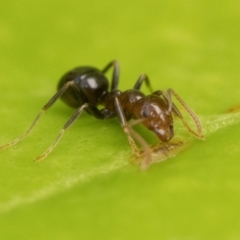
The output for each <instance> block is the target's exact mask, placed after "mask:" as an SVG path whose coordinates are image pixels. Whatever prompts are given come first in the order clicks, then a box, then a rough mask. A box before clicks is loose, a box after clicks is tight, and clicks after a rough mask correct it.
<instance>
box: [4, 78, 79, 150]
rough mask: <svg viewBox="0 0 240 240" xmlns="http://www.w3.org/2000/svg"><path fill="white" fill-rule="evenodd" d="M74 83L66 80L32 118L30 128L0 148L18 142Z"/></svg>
mask: <svg viewBox="0 0 240 240" xmlns="http://www.w3.org/2000/svg"><path fill="white" fill-rule="evenodd" d="M73 85H74V81H69V82H67V83H66V84H65V85H63V87H62V88H61V89H60V90H59V91H58V92H57V93H56V94H55V95H54V96H53V97H52V98H51V99H50V100H49V101H48V103H47V104H45V105H44V106H43V107H42V109H41V111H40V113H39V114H38V115H37V117H36V118H35V119H34V121H33V123H32V125H31V126H30V128H29V129H28V130H27V131H26V132H25V133H23V134H22V135H21V136H20V137H18V138H16V139H14V140H13V141H11V142H9V143H7V144H5V145H3V146H1V147H0V149H1V150H5V149H6V148H9V147H12V146H14V145H16V144H17V143H18V142H20V141H21V140H22V139H23V138H25V137H26V136H27V135H28V134H29V133H30V132H31V131H32V129H33V128H34V127H35V126H36V124H37V122H38V121H39V119H40V117H41V116H42V115H43V113H44V112H45V111H46V110H47V109H48V108H50V107H51V106H52V105H53V104H54V103H55V102H56V101H57V99H58V98H60V97H61V96H62V94H63V93H64V92H65V91H66V90H67V89H68V88H69V87H70V86H73Z"/></svg>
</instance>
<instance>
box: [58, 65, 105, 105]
mask: <svg viewBox="0 0 240 240" xmlns="http://www.w3.org/2000/svg"><path fill="white" fill-rule="evenodd" d="M68 81H74V83H75V84H74V86H73V87H69V88H68V89H67V90H66V91H65V92H64V93H63V95H62V96H61V99H62V100H63V101H64V102H65V103H66V104H68V105H69V106H71V107H74V108H78V107H80V106H81V105H82V104H84V103H86V102H87V103H90V104H92V105H94V106H97V105H99V104H101V103H102V101H103V98H104V96H105V95H106V94H107V92H108V80H107V78H106V76H105V75H104V74H103V73H102V72H101V71H100V70H98V69H97V68H94V67H77V68H74V69H73V70H71V71H69V72H67V73H66V74H64V75H63V77H62V78H61V79H60V81H59V83H58V87H57V88H58V90H59V89H60V88H61V87H62V86H63V85H64V84H65V83H67V82H68Z"/></svg>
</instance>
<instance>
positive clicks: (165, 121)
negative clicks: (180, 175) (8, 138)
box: [0, 61, 203, 168]
mask: <svg viewBox="0 0 240 240" xmlns="http://www.w3.org/2000/svg"><path fill="white" fill-rule="evenodd" d="M111 68H112V69H113V72H112V80H111V86H110V90H108V89H109V81H108V79H107V77H106V76H105V74H106V73H107V72H108V70H109V69H111ZM118 82H119V63H118V61H111V62H110V63H109V64H107V66H106V67H105V68H103V70H99V69H97V68H95V67H90V66H82V67H77V68H74V69H73V70H71V71H68V72H67V73H66V74H64V75H63V76H62V78H61V79H60V81H59V83H58V86H57V89H58V91H57V93H56V94H55V95H54V96H53V97H52V98H51V99H50V100H49V101H48V102H47V103H46V104H45V105H44V106H43V108H42V109H41V111H40V113H39V114H38V115H37V117H36V118H35V119H34V121H33V123H32V125H31V126H30V128H29V129H28V130H27V131H26V132H25V133H24V134H23V135H21V136H20V137H18V138H16V139H15V140H13V141H12V142H9V143H8V144H6V145H3V146H1V147H0V149H1V150H4V149H6V148H8V147H11V146H13V145H15V144H17V143H18V142H20V141H21V140H22V139H23V138H24V137H26V136H27V135H28V134H29V133H30V132H31V131H32V129H33V128H34V126H35V125H36V124H37V122H38V121H39V119H40V117H41V116H42V114H43V113H44V112H45V111H46V110H47V109H48V108H50V107H51V106H52V105H53V104H54V103H55V102H56V100H58V99H59V98H61V99H62V100H63V101H64V102H65V103H66V104H68V105H69V106H70V107H73V108H76V109H77V110H76V112H75V113H74V114H73V115H72V116H71V117H70V119H69V120H68V121H67V122H66V124H65V125H64V126H63V128H62V129H61V131H60V133H59V134H58V136H57V138H56V139H55V141H54V142H53V143H52V145H51V146H50V147H49V148H48V149H47V150H46V151H45V152H44V153H43V154H42V155H40V156H38V157H37V158H36V159H35V160H36V161H40V160H42V159H44V158H45V157H47V156H48V154H49V153H51V152H52V150H53V149H54V148H55V147H56V145H57V144H58V142H59V140H60V139H61V137H62V136H63V134H64V132H65V131H66V130H67V129H68V128H69V127H70V126H71V125H72V124H73V123H74V122H75V121H76V120H77V119H78V117H79V116H80V115H81V114H82V112H83V111H84V110H85V111H86V112H87V113H88V114H90V115H92V116H94V117H95V118H97V119H110V118H113V117H117V118H118V119H119V121H120V124H121V126H122V128H123V130H124V132H125V134H126V135H127V138H128V141H129V143H130V145H131V147H132V150H133V152H134V154H135V156H137V157H140V155H141V154H140V150H139V149H138V147H137V145H136V143H135V141H134V139H135V140H136V141H137V142H138V143H139V144H140V145H141V146H142V148H143V152H144V154H145V156H146V160H145V161H143V162H142V168H146V167H147V166H148V165H149V164H150V162H151V151H150V147H149V146H148V144H147V143H146V142H145V140H144V139H143V138H142V137H141V136H140V135H139V134H138V133H137V132H136V131H134V130H133V129H132V125H134V124H138V123H142V124H143V125H144V126H145V127H146V128H148V129H149V130H150V131H153V132H154V133H155V134H156V135H157V137H158V138H159V139H160V140H161V141H162V142H168V141H170V140H171V139H172V138H173V136H174V129H173V115H175V116H177V117H178V118H180V119H181V121H182V122H183V124H184V126H185V127H186V129H187V130H188V131H189V132H190V133H192V134H193V135H194V136H196V137H197V138H203V136H202V127H201V123H200V121H199V119H198V117H197V115H196V114H195V113H194V112H193V111H192V110H191V109H190V108H189V107H188V106H187V104H186V103H185V102H184V101H183V100H182V99H181V98H180V97H179V95H178V94H176V93H175V92H174V91H173V90H172V89H171V88H170V89H168V90H167V91H166V92H164V91H161V90H158V91H155V92H153V91H152V88H151V85H150V81H149V78H148V77H147V75H145V74H142V75H140V77H139V78H138V79H137V81H136V83H135V85H134V86H133V88H132V89H129V90H126V91H123V92H122V91H120V90H118ZM143 82H145V84H146V86H147V87H148V88H149V90H150V91H151V92H152V93H151V94H150V95H145V94H144V93H142V92H141V91H140V88H141V86H142V83H143ZM172 96H174V97H175V98H176V99H177V100H178V102H179V103H180V104H181V105H182V106H183V107H184V108H185V110H186V111H187V112H188V114H189V115H190V117H191V118H192V119H193V121H194V122H195V125H196V128H197V132H195V131H193V130H192V129H191V128H190V127H189V125H188V124H187V122H186V120H185V119H184V118H183V116H182V114H181V113H180V111H179V110H178V108H177V107H176V105H175V104H174V103H173V102H172ZM99 105H102V106H103V108H102V109H99V108H98V106H99ZM132 118H133V119H136V120H135V122H133V123H132V124H129V123H128V121H129V120H130V119H132Z"/></svg>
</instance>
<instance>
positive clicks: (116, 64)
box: [102, 60, 120, 90]
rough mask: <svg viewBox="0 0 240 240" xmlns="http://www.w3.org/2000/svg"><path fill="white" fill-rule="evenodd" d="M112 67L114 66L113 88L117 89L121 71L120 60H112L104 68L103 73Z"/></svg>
mask: <svg viewBox="0 0 240 240" xmlns="http://www.w3.org/2000/svg"><path fill="white" fill-rule="evenodd" d="M111 67H113V74H112V83H111V90H115V89H117V87H118V82H119V72H120V67H119V62H118V61H116V60H114V61H112V62H110V63H109V64H108V65H107V66H106V67H105V68H104V69H103V70H102V73H104V74H105V73H106V72H107V71H108V70H109V69H110V68H111Z"/></svg>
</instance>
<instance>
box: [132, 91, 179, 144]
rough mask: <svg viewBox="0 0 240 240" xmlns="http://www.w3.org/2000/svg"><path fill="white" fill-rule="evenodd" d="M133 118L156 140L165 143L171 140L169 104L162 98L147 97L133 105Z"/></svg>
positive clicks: (171, 121)
mask: <svg viewBox="0 0 240 240" xmlns="http://www.w3.org/2000/svg"><path fill="white" fill-rule="evenodd" d="M133 115H134V118H136V119H142V120H143V121H142V124H143V125H145V126H146V127H147V128H148V129H149V130H150V131H153V132H154V133H155V134H156V135H157V136H158V138H159V139H160V140H161V141H163V142H167V141H170V140H171V139H172V138H173V135H174V130H173V117H172V112H171V109H169V104H168V103H167V102H166V101H165V100H164V99H162V98H160V97H158V96H155V95H149V96H146V97H144V98H141V99H140V100H139V101H137V102H136V103H135V104H134V110H133Z"/></svg>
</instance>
